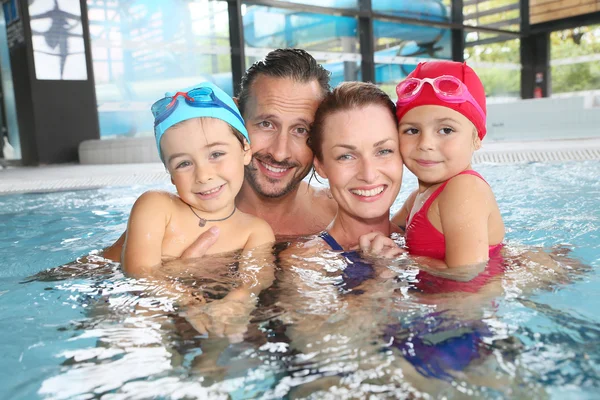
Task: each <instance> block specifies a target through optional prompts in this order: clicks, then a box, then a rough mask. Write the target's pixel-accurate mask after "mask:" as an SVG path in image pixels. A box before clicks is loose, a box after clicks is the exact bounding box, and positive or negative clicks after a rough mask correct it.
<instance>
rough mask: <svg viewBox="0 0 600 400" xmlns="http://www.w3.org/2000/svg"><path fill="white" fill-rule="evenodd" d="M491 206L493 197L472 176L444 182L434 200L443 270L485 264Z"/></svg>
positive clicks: (489, 191)
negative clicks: (443, 248)
mask: <svg viewBox="0 0 600 400" xmlns="http://www.w3.org/2000/svg"><path fill="white" fill-rule="evenodd" d="M494 205H495V200H494V195H493V193H492V191H491V189H490V187H489V185H488V184H487V183H486V182H485V181H483V180H481V179H479V178H477V177H475V176H472V175H459V176H456V177H454V178H452V179H451V180H450V182H448V184H447V185H446V188H445V189H444V191H443V192H442V193H441V194H440V196H439V197H438V209H439V213H440V221H441V225H442V232H443V234H444V238H445V240H446V258H445V260H444V262H445V265H446V266H447V267H449V268H453V267H459V266H468V265H476V264H481V263H486V262H487V260H488V258H489V239H488V235H489V233H488V232H489V223H488V222H489V218H490V214H491V208H492V207H494ZM432 266H434V265H432ZM434 267H441V265H435V266H434Z"/></svg>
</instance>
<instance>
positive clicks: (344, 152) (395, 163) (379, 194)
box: [314, 105, 403, 219]
mask: <svg viewBox="0 0 600 400" xmlns="http://www.w3.org/2000/svg"><path fill="white" fill-rule="evenodd" d="M323 128H324V129H323V132H324V133H323V143H322V154H323V159H322V160H318V159H316V158H315V162H314V165H315V169H316V170H317V172H318V174H319V175H321V176H322V177H324V178H326V179H328V180H329V186H330V188H331V193H332V195H333V198H334V199H335V201H336V202H337V203H338V205H339V209H340V210H341V211H345V212H346V213H347V214H349V215H352V216H354V217H356V218H360V219H371V218H379V217H381V216H384V215H388V213H389V209H390V206H391V205H392V203H393V202H394V200H395V199H396V196H397V195H398V192H399V191H400V184H401V182H402V167H403V165H402V160H401V158H400V153H399V151H398V132H397V128H396V123H395V121H394V117H393V116H392V115H391V114H390V111H389V110H388V109H386V108H385V107H383V106H379V105H369V106H366V107H361V108H356V109H353V110H350V111H339V112H336V113H334V114H331V115H329V116H328V117H327V118H326V120H325V125H324V127H323Z"/></svg>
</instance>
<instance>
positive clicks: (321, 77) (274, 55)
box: [237, 49, 331, 116]
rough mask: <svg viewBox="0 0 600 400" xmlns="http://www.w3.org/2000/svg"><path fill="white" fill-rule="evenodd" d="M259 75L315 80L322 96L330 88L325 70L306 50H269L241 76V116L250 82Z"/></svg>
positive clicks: (248, 94)
mask: <svg viewBox="0 0 600 400" xmlns="http://www.w3.org/2000/svg"><path fill="white" fill-rule="evenodd" d="M260 75H265V76H270V77H274V78H287V79H293V80H294V81H296V82H301V83H309V82H312V81H317V82H318V83H319V86H320V87H321V89H322V90H323V97H325V95H326V94H327V93H329V91H330V90H331V87H330V86H329V76H330V75H331V73H330V72H329V71H327V70H326V69H325V68H323V66H322V65H321V64H318V63H317V60H315V59H314V57H313V56H311V55H310V54H308V53H307V52H306V51H304V50H301V49H277V50H273V51H271V52H269V54H267V55H266V57H265V58H264V59H262V60H260V61H257V62H255V63H254V64H252V66H251V67H250V68H248V70H247V71H246V73H245V74H244V76H243V77H242V82H241V84H240V92H239V94H238V96H237V98H238V108H239V109H240V112H241V114H242V116H244V111H245V108H246V104H247V102H248V98H249V97H250V89H251V88H252V83H253V82H254V81H255V80H256V78H257V77H258V76H260Z"/></svg>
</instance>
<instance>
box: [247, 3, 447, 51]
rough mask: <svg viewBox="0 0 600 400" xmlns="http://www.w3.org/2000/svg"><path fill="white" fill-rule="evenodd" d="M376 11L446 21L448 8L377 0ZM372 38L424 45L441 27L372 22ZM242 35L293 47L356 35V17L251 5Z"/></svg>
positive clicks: (255, 43) (257, 42)
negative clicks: (373, 36) (392, 39)
mask: <svg viewBox="0 0 600 400" xmlns="http://www.w3.org/2000/svg"><path fill="white" fill-rule="evenodd" d="M303 3H307V4H310V5H321V6H326V7H335V6H338V7H342V6H345V5H346V6H347V4H345V3H349V4H350V3H353V4H355V3H356V2H355V1H352V0H348V1H339V0H338V1H335V0H329V1H327V0H307V1H303ZM373 7H374V10H375V11H378V12H380V13H385V14H389V15H392V16H397V17H404V18H414V19H421V20H427V21H433V22H447V21H448V10H447V9H446V6H444V5H443V4H442V3H441V1H440V0H420V1H414V0H377V1H374V2H373ZM373 31H374V35H375V39H376V40H377V39H379V38H394V39H398V40H407V41H414V42H416V43H420V44H427V43H432V42H435V41H437V39H438V38H439V37H440V36H441V35H442V34H443V30H442V29H440V28H436V27H430V26H419V25H406V24H400V23H396V22H387V21H374V24H373ZM244 37H245V40H246V44H247V45H249V46H252V47H265V48H276V47H296V46H300V47H302V45H304V44H306V43H314V42H322V41H327V40H331V39H335V38H339V37H354V38H356V37H357V20H356V19H355V18H351V17H338V16H333V15H324V14H313V13H306V12H297V11H293V10H287V9H280V8H271V7H264V6H251V7H248V8H247V9H246V13H245V15H244Z"/></svg>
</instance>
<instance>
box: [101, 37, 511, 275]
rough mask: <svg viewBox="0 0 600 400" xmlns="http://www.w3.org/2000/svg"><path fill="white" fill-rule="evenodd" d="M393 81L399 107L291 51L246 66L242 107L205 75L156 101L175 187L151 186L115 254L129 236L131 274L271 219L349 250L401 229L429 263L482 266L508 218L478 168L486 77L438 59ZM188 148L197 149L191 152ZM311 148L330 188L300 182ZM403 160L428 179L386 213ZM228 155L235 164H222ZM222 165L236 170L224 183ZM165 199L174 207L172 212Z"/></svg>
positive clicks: (256, 235)
mask: <svg viewBox="0 0 600 400" xmlns="http://www.w3.org/2000/svg"><path fill="white" fill-rule="evenodd" d="M397 92H398V96H399V100H398V103H397V107H396V106H394V104H393V102H392V101H391V100H390V99H389V97H388V96H387V95H386V94H385V93H383V92H382V91H380V90H379V89H377V88H376V87H375V86H374V85H371V84H362V83H356V82H355V83H346V84H343V85H341V86H340V87H339V88H336V89H334V91H333V92H331V93H329V86H328V73H327V72H326V71H325V70H324V69H323V68H322V67H321V66H319V65H318V64H317V63H316V61H315V60H314V59H313V58H312V57H311V56H310V55H309V54H308V53H306V52H304V51H302V50H295V49H285V50H275V51H273V52H271V53H269V55H267V57H266V58H265V59H264V60H263V61H259V62H258V63H256V64H255V65H254V66H252V67H251V68H250V69H249V70H248V72H247V73H246V75H245V76H244V80H243V82H242V90H241V93H240V96H239V100H238V105H239V108H240V110H241V112H238V109H237V107H236V105H235V104H234V103H233V101H232V100H231V99H230V98H229V97H228V96H227V95H225V94H224V93H223V92H222V91H220V89H218V88H217V87H215V86H213V85H211V84H207V83H205V84H201V85H199V86H198V87H196V88H192V90H189V91H187V90H186V91H185V92H177V93H174V95H172V96H167V97H165V98H164V99H161V100H159V101H158V102H157V103H156V104H155V105H154V106H153V113H154V116H155V127H156V137H157V146H158V148H159V152H160V153H161V155H162V159H163V161H164V162H165V165H166V167H167V169H168V170H169V173H170V174H171V177H172V181H173V183H174V184H175V185H176V187H177V189H178V193H179V197H176V196H175V197H169V196H172V195H167V194H159V193H147V194H144V195H143V196H142V197H141V198H140V199H139V200H138V202H137V203H136V206H134V209H133V210H132V215H131V218H130V223H129V227H128V232H127V237H126V238H122V239H120V240H119V241H118V242H117V243H116V244H115V245H114V246H113V247H111V248H110V249H108V250H107V251H106V253H105V254H106V256H107V257H108V258H113V259H118V255H119V254H120V247H121V244H122V243H125V246H124V251H123V258H122V261H123V262H124V266H125V269H126V270H128V271H132V272H133V271H135V270H137V268H138V267H139V266H140V265H142V264H144V265H145V266H146V267H150V266H153V265H159V264H160V261H161V257H163V258H164V257H165V256H172V257H182V258H188V257H199V256H202V255H204V254H210V253H217V252H222V251H226V250H234V249H242V248H246V249H248V248H251V247H254V246H256V245H260V244H264V243H267V242H269V241H272V240H273V237H272V233H271V232H270V231H269V226H270V227H271V228H272V229H273V231H274V232H275V234H276V235H278V236H284V235H308V234H315V233H318V232H325V234H326V237H327V238H329V239H328V240H330V241H331V240H334V241H337V243H338V245H339V247H341V248H344V249H347V248H349V247H352V246H355V245H357V244H358V243H359V238H360V237H362V240H361V248H362V249H363V250H365V251H371V252H372V251H377V252H379V251H381V250H382V249H385V250H386V251H389V250H390V249H393V253H396V252H398V251H400V250H399V249H397V246H396V245H395V243H394V242H392V241H391V240H390V239H388V238H389V235H390V233H392V232H394V231H397V230H399V229H405V228H406V230H407V233H406V235H407V242H408V250H409V251H410V252H411V253H415V254H416V255H422V256H429V258H425V259H422V260H421V261H423V262H426V263H428V264H429V265H430V266H433V267H434V268H447V267H455V266H462V265H469V264H475V263H482V262H483V263H485V262H486V261H487V259H488V257H489V254H490V252H492V251H495V250H496V249H497V248H498V247H499V246H500V243H501V241H502V239H503V237H504V226H503V224H502V219H501V217H500V213H499V210H498V207H497V205H496V202H495V200H494V196H493V194H492V192H491V190H490V189H489V186H488V185H487V184H486V183H485V181H483V178H481V177H480V176H478V175H477V174H476V173H474V172H473V171H472V170H471V166H470V159H471V155H472V153H473V152H474V151H475V150H477V149H478V148H479V147H480V145H481V139H483V137H484V135H485V111H484V110H485V94H484V89H483V86H482V84H481V82H480V81H479V79H478V77H477V75H476V74H475V73H474V72H473V71H472V70H471V69H470V68H469V67H468V66H466V65H465V64H462V63H455V62H449V61H435V62H428V63H423V64H420V65H419V66H418V67H417V69H416V70H415V71H414V72H413V73H412V74H411V75H410V76H409V77H408V78H407V79H406V80H405V81H403V82H401V83H400V84H399V85H398V87H397ZM193 96H195V97H193ZM319 104H320V106H319ZM315 113H316V115H315ZM241 116H243V117H244V120H245V121H246V124H245V126H244V124H242V123H241V121H242V118H241ZM246 128H247V130H246ZM225 132H227V133H226V134H225ZM165 133H168V134H165ZM365 133H368V134H366V135H365ZM211 136H212V137H211ZM236 136H237V139H236ZM379 136H381V137H379ZM376 137H377V138H378V139H379V140H375V141H373V140H372V139H374V138H376ZM161 139H162V140H161ZM368 141H371V142H372V143H368ZM196 142H198V143H196ZM222 142H228V143H222ZM235 142H237V143H235ZM190 143H192V145H190ZM215 143H216V144H217V145H219V146H228V148H227V151H223V150H224V149H219V148H217V147H218V146H216V145H215ZM234 144H235V145H236V146H234ZM178 146H179V147H178ZM190 149H194V150H193V151H196V150H197V151H196V153H197V157H195V158H193V157H192V158H193V160H192V159H190V157H191V156H190V153H191V152H192V150H190ZM250 149H251V150H250ZM233 151H235V154H232V152H233ZM165 152H166V153H167V156H168V158H166V157H165V154H164V153H165ZM313 154H314V166H315V170H316V171H317V173H318V174H319V175H321V176H322V177H324V178H328V179H329V184H330V192H326V191H323V190H317V189H315V188H314V187H312V186H310V185H309V184H307V183H306V182H304V181H302V179H303V178H304V177H305V176H306V175H307V174H308V172H309V171H310V169H311V166H312V161H313ZM401 155H402V157H401ZM174 156H175V157H174ZM186 158H187V159H186ZM234 158H235V160H234ZM403 159H404V162H405V163H406V165H407V167H408V169H409V170H411V172H413V173H414V174H415V175H416V176H417V178H418V180H419V189H418V190H417V191H415V193H413V194H412V195H411V196H410V197H409V198H408V200H407V202H406V204H405V205H404V206H403V207H402V209H401V210H400V211H399V212H398V213H397V214H396V215H395V216H394V218H393V219H392V223H390V220H389V208H390V206H391V204H392V203H393V201H394V200H395V198H396V196H397V194H398V192H399V190H400V183H401V179H402V165H403V164H402V160H403ZM223 161H230V162H231V164H230V166H229V167H228V168H222V167H218V166H220V165H223ZM219 168H221V169H222V170H225V169H226V170H227V171H228V173H229V174H231V175H236V176H233V177H232V179H231V180H229V179H230V178H228V177H224V176H222V175H223V174H221V175H219V171H217V170H218V169H219ZM243 168H245V176H244V175H242V173H241V172H240V171H241V170H242V169H243ZM242 176H244V177H243V178H242ZM242 180H243V182H242ZM223 194H225V195H226V196H223ZM332 198H333V199H332ZM221 199H227V200H221ZM234 199H235V201H234ZM148 200H150V201H148ZM152 200H157V201H158V202H156V203H155V202H152ZM173 200H175V201H174V202H173ZM161 201H162V204H160V202H161ZM220 202H222V204H221V203H220ZM199 203H203V204H202V205H199ZM174 204H175V206H174ZM215 204H219V205H217V206H215ZM169 207H171V208H172V207H175V208H176V209H177V213H176V214H168V215H165V214H163V210H165V209H169ZM207 207H208V208H207ZM211 207H216V208H211ZM236 207H237V208H236ZM144 209H145V211H143V210H144ZM173 210H174V209H173ZM236 210H238V211H237V212H236ZM419 211H420V212H419ZM249 214H250V215H249ZM174 215H177V217H176V218H174V217H173V216H174ZM252 215H253V216H255V217H252ZM151 217H152V218H151ZM256 217H258V218H256ZM240 218H246V220H240ZM260 218H262V219H264V220H266V221H267V223H268V224H265V223H264V222H263V221H261V220H260ZM195 221H199V222H200V225H203V226H201V227H198V226H197V224H194V222H195ZM240 221H243V222H240ZM407 221H409V224H408V225H407V224H406V222H407ZM169 224H170V225H169ZM240 224H241V225H240ZM194 225H195V226H194ZM183 226H185V228H184V227H183ZM233 226H236V227H237V228H236V229H237V230H236V232H235V234H233V232H232V231H231V227H233ZM242 226H243V228H242ZM213 227H217V228H218V229H214V228H213ZM210 228H212V229H210ZM467 228H468V229H467ZM240 229H242V230H240ZM218 230H220V232H219V231H218ZM254 231H256V232H254ZM333 238H335V239H333ZM123 239H125V240H123ZM420 240H421V241H420ZM423 240H425V243H424V242H423ZM149 241H153V242H152V243H150V242H149ZM427 241H429V243H426V242H427ZM192 242H193V243H192ZM173 243H177V245H176V246H173V245H172V244H173ZM159 247H160V248H161V251H160V252H159V251H158V248H159ZM147 248H152V249H154V250H152V251H153V254H149V253H151V252H148V251H146V250H145V249H147ZM423 249H424V250H429V249H434V250H435V251H433V252H432V251H424V250H423ZM488 249H489V251H488Z"/></svg>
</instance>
